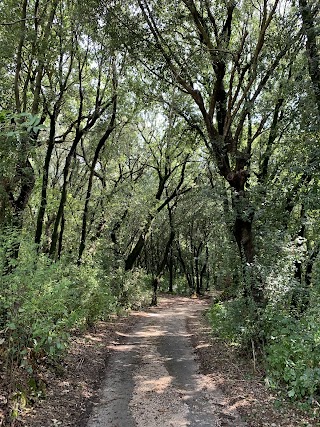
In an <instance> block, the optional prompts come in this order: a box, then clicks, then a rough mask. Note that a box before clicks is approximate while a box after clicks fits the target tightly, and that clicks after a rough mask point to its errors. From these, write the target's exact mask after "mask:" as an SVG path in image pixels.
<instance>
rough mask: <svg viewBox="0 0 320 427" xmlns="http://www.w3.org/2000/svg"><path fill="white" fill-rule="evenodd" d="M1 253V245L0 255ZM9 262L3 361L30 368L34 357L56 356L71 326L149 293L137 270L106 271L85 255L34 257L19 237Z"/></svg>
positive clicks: (0, 315)
mask: <svg viewBox="0 0 320 427" xmlns="http://www.w3.org/2000/svg"><path fill="white" fill-rule="evenodd" d="M11 239H13V238H12V237H11ZM11 241H12V240H11ZM8 242H10V238H8V236H7V239H6V245H8ZM7 253H8V252H7V250H6V248H4V247H2V259H3V258H5V256H6V255H7ZM4 265H5V263H3V266H4ZM11 266H12V267H14V268H13V270H12V272H11V273H10V274H7V275H4V276H3V277H2V280H1V284H0V286H1V289H0V295H1V297H0V323H1V325H0V327H1V331H2V335H1V344H2V345H3V347H4V348H7V350H8V351H7V358H8V360H9V359H10V360H11V362H14V363H18V364H20V365H21V366H22V367H25V368H26V369H27V370H28V372H30V373H31V371H32V370H33V369H34V364H35V363H36V362H37V361H38V360H40V359H43V358H45V359H46V360H48V361H55V360H58V359H59V358H60V357H61V356H62V355H63V354H64V351H65V349H66V348H67V346H68V341H69V337H70V332H72V331H73V330H75V329H79V328H85V327H87V326H88V325H89V326H90V325H93V324H94V323H95V322H96V321H97V320H106V319H108V317H109V316H110V315H111V314H112V313H115V312H117V311H119V310H120V309H123V308H126V309H129V308H138V307H140V306H141V305H143V304H145V303H146V301H147V299H148V298H149V297H150V292H148V291H147V276H146V275H145V274H144V273H143V272H142V271H139V270H138V271H135V272H133V273H130V272H129V273H125V274H124V273H123V272H122V271H120V270H119V271H118V272H116V273H115V274H114V275H109V276H107V275H105V273H104V272H103V270H101V269H100V268H98V267H97V265H93V264H92V263H90V262H89V261H88V260H87V262H86V264H83V265H81V266H74V265H73V264H71V263H69V262H67V260H61V261H58V262H55V263H53V262H52V261H51V260H49V259H48V258H47V257H46V256H45V255H40V256H37V254H36V250H35V248H34V246H33V244H31V243H30V242H29V241H28V239H26V240H24V241H20V254H19V259H17V260H13V259H11Z"/></svg>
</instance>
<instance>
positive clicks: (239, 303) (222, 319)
mask: <svg viewBox="0 0 320 427" xmlns="http://www.w3.org/2000/svg"><path fill="white" fill-rule="evenodd" d="M256 313H257V311H256V309H255V306H254V303H253V302H252V301H251V300H250V299H246V298H243V297H239V298H235V299H234V300H231V301H225V302H218V303H216V304H214V305H213V306H212V307H211V308H210V310H209V311H208V313H207V316H208V319H209V322H210V324H211V326H212V329H213V333H214V334H215V335H217V336H219V337H221V338H222V339H225V340H227V341H230V342H232V343H233V344H235V345H237V346H239V347H241V348H242V349H244V350H245V349H248V348H251V345H252V340H254V341H260V339H261V338H262V330H261V327H260V326H261V325H260V323H259V321H258V320H257V314H256Z"/></svg>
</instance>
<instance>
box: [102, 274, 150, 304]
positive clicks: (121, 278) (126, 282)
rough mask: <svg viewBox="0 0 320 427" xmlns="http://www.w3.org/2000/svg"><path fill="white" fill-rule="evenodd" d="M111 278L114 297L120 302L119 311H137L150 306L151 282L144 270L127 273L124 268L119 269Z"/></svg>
mask: <svg viewBox="0 0 320 427" xmlns="http://www.w3.org/2000/svg"><path fill="white" fill-rule="evenodd" d="M109 276H110V289H111V292H112V295H114V296H115V298H116V299H117V301H118V303H117V307H118V311H119V310H120V311H121V310H128V309H134V310H136V309H139V308H141V307H143V306H145V305H148V304H150V301H151V293H152V292H151V285H150V283H151V280H150V277H149V276H148V275H147V274H146V273H145V271H144V270H142V269H135V270H133V271H127V272H125V271H124V270H123V269H122V268H118V269H117V270H115V271H114V272H113V273H111V274H110V275H109Z"/></svg>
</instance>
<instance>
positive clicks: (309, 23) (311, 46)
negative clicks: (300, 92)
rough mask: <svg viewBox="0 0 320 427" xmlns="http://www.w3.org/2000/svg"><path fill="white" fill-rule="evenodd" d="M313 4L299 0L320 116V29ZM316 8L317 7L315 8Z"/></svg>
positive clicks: (310, 73)
mask: <svg viewBox="0 0 320 427" xmlns="http://www.w3.org/2000/svg"><path fill="white" fill-rule="evenodd" d="M310 3H311V2H309V1H308V0H299V6H300V14H301V17H302V22H303V25H302V28H303V31H304V33H305V35H306V37H307V43H306V48H307V55H308V63H309V75H310V78H311V81H312V84H313V90H314V94H315V100H316V103H317V107H318V112H319V114H320V54H319V47H318V44H317V34H318V29H317V27H316V25H315V22H314V19H313V17H314V16H313V11H312V7H311V4H310ZM312 3H314V5H315V3H316V2H313V1H312ZM315 7H316V6H315Z"/></svg>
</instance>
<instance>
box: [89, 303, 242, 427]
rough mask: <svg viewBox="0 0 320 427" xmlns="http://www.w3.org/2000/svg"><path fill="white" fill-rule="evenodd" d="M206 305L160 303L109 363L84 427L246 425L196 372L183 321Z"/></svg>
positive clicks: (140, 321) (188, 335) (139, 324)
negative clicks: (97, 397)
mask: <svg viewBox="0 0 320 427" xmlns="http://www.w3.org/2000/svg"><path fill="white" fill-rule="evenodd" d="M204 308H205V302H204V301H199V300H190V299H186V298H175V299H174V300H172V299H162V302H161V305H160V308H158V309H157V308H156V309H153V310H150V311H148V312H146V313H145V316H144V317H142V318H141V319H140V320H139V321H138V323H137V324H136V325H135V327H134V328H133V329H132V330H131V332H130V334H127V335H126V336H125V339H124V340H123V342H122V343H121V344H119V345H117V346H116V348H115V351H114V352H113V355H112V356H111V357H110V359H109V363H108V366H107V372H106V378H105V380H104V383H103V386H102V390H101V394H100V396H101V397H100V400H99V401H98V402H97V404H96V406H95V408H94V410H93V413H92V415H91V418H90V420H89V423H88V427H102V426H108V427H135V426H137V427H153V426H163V427H167V426H168V427H169V426H175V427H184V426H199V427H206V426H208V427H209V426H210V427H213V426H238V427H241V426H245V423H244V422H243V421H241V419H240V417H239V414H238V413H237V412H236V411H235V410H234V409H233V408H231V407H229V406H228V404H227V400H226V399H225V398H224V396H223V394H222V392H221V391H220V390H219V389H218V388H217V387H216V385H215V383H214V381H213V379H210V378H209V377H207V376H205V375H201V374H200V373H199V365H198V362H197V361H196V360H195V353H194V350H193V347H192V344H191V341H190V334H188V332H187V320H188V319H190V318H192V316H195V315H196V313H197V312H199V311H200V310H203V309H204Z"/></svg>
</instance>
